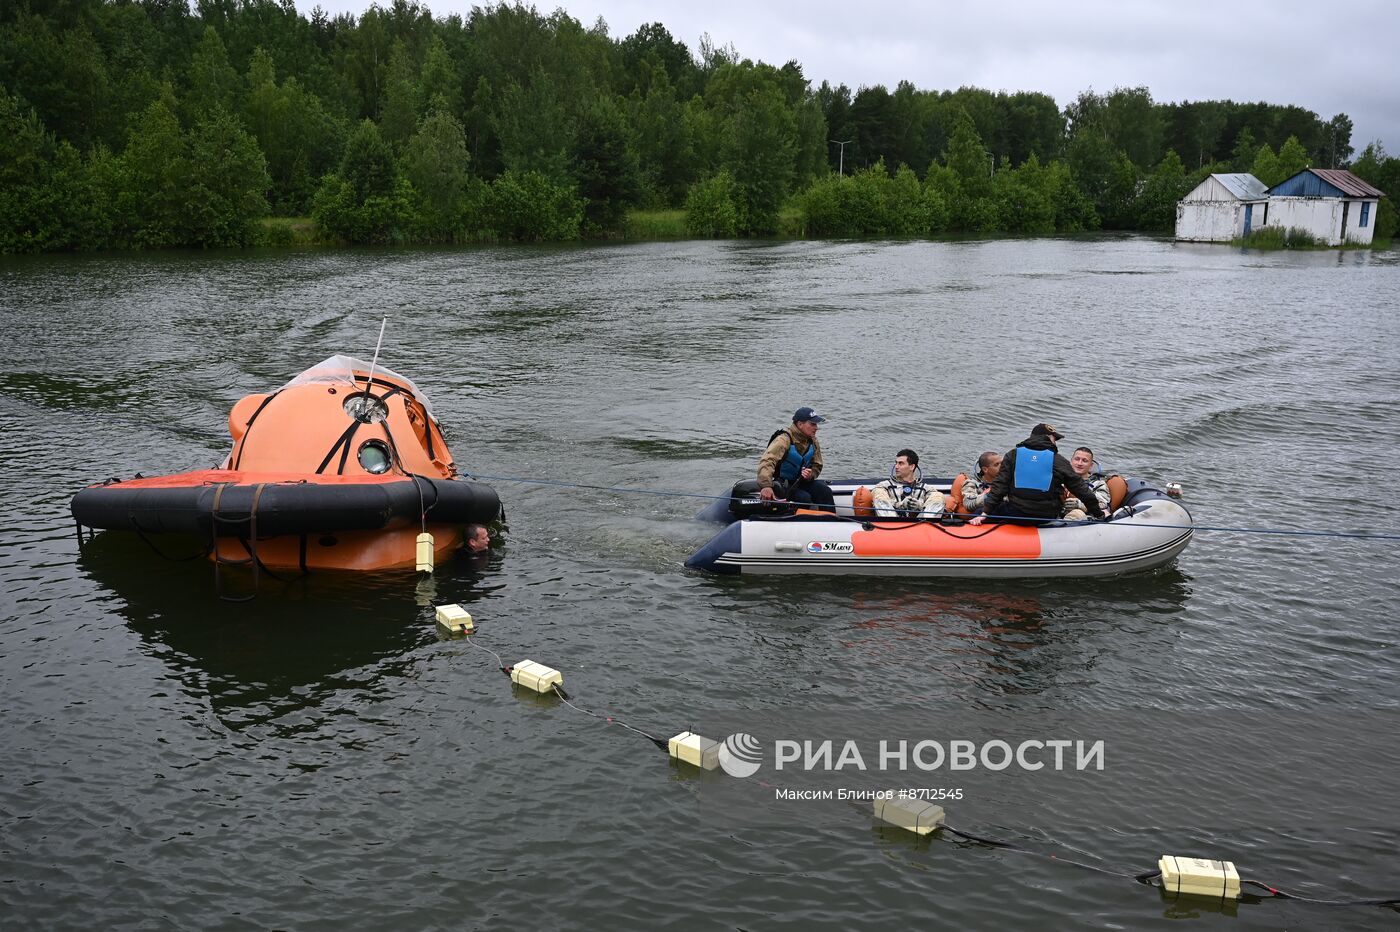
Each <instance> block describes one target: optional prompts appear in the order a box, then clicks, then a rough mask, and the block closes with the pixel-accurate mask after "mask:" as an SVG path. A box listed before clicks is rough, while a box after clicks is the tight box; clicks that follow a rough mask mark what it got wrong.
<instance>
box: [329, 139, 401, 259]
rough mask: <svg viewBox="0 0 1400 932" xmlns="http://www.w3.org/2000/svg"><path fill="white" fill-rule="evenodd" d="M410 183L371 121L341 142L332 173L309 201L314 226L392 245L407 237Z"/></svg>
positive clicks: (351, 238)
mask: <svg viewBox="0 0 1400 932" xmlns="http://www.w3.org/2000/svg"><path fill="white" fill-rule="evenodd" d="M412 200H413V187H412V185H411V184H409V183H408V181H407V180H405V179H400V178H399V177H398V174H397V169H396V166H395V164H394V156H393V153H392V152H391V151H390V149H389V145H388V143H386V142H385V141H384V138H383V137H382V136H380V134H379V127H377V126H375V124H374V122H373V121H372V120H362V121H361V122H360V125H359V126H358V127H357V128H356V129H355V131H354V132H352V133H351V134H350V137H349V138H348V139H346V140H345V153H344V155H343V156H342V157H341V161H340V169H339V171H338V172H335V173H332V174H329V175H327V176H326V177H325V179H323V181H322V182H321V187H320V189H319V190H318V191H317V192H316V197H315V200H314V202H313V204H312V211H311V216H312V218H313V219H314V220H315V221H316V223H317V225H318V226H320V227H321V228H322V229H324V230H325V231H326V232H328V233H330V234H331V235H332V236H336V237H339V238H340V239H343V240H345V241H347V242H351V243H378V244H383V243H397V242H403V241H404V240H405V239H407V238H408V233H409V228H410V226H411V221H412V217H413V209H412Z"/></svg>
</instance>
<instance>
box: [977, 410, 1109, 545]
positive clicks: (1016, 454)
mask: <svg viewBox="0 0 1400 932" xmlns="http://www.w3.org/2000/svg"><path fill="white" fill-rule="evenodd" d="M1063 437H1064V434H1062V433H1060V432H1059V431H1058V430H1056V429H1055V428H1053V427H1051V426H1050V425H1049V424H1037V425H1035V426H1034V427H1032V428H1031V435H1030V436H1029V437H1027V438H1026V439H1025V440H1023V441H1021V443H1020V444H1019V445H1018V446H1017V447H1016V448H1015V449H1014V450H1011V451H1009V452H1008V453H1007V454H1006V456H1005V457H1004V458H1003V459H1002V464H1001V472H999V473H997V477H996V478H995V479H993V480H992V487H991V489H990V490H989V491H988V492H987V501H986V513H985V514H981V515H978V516H977V517H975V518H973V519H972V520H971V521H969V522H968V524H981V523H982V522H983V521H984V520H986V519H987V518H988V517H991V518H993V519H995V518H998V517H1000V518H1011V519H1015V518H1029V519H1032V520H1030V521H1027V522H1025V523H1027V524H1040V523H1042V522H1044V521H1053V520H1055V519H1057V518H1059V517H1060V506H1061V502H1063V501H1064V490H1065V489H1069V491H1070V493H1071V494H1072V495H1073V496H1074V497H1075V498H1077V499H1079V500H1080V501H1081V502H1083V503H1084V509H1085V510H1086V511H1088V512H1089V514H1091V515H1093V516H1094V517H1095V518H1105V517H1107V515H1106V514H1104V510H1103V508H1101V507H1100V506H1099V500H1098V499H1097V498H1096V497H1095V496H1094V490H1093V488H1091V487H1090V485H1089V483H1088V482H1086V481H1084V477H1083V476H1081V475H1079V473H1077V472H1075V471H1074V467H1073V466H1071V465H1070V462H1069V460H1067V459H1065V458H1064V457H1063V456H1061V455H1060V454H1059V451H1058V450H1057V449H1056V447H1055V441H1056V440H1060V439H1062V438H1063Z"/></svg>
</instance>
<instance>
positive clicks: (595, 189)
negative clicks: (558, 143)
mask: <svg viewBox="0 0 1400 932" xmlns="http://www.w3.org/2000/svg"><path fill="white" fill-rule="evenodd" d="M628 136H629V133H628V128H627V121H626V119H625V118H624V117H623V115H622V111H621V110H620V109H619V108H618V107H617V105H616V104H614V103H613V102H612V101H611V100H609V99H607V98H600V99H599V100H598V101H596V102H595V103H594V104H593V106H592V107H590V108H589V109H588V110H587V111H585V112H584V114H583V117H582V119H581V120H580V122H579V131H578V138H577V140H576V141H575V144H574V177H575V178H577V179H578V193H579V195H580V196H581V197H582V198H583V202H584V207H583V230H584V233H585V234H587V235H590V236H595V235H599V234H603V233H612V232H616V231H618V230H619V229H621V226H622V221H623V220H624V219H625V218H626V215H627V207H628V205H629V204H633V203H635V202H636V200H637V194H638V191H639V188H640V184H639V175H640V171H639V169H638V166H637V154H636V153H635V152H633V151H632V149H631V148H630V147H629V145H628Z"/></svg>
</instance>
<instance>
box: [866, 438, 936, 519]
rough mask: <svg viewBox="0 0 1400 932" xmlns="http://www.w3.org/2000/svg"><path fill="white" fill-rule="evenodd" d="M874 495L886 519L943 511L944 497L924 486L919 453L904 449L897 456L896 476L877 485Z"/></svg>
mask: <svg viewBox="0 0 1400 932" xmlns="http://www.w3.org/2000/svg"><path fill="white" fill-rule="evenodd" d="M871 497H872V498H873V499H874V502H875V513H876V514H877V515H879V516H880V517H882V518H894V517H919V518H936V517H938V516H939V515H940V514H942V513H943V496H942V494H940V493H938V492H935V491H934V490H933V489H931V488H929V487H928V486H926V485H924V480H923V476H921V475H920V473H919V454H917V453H915V452H914V451H913V450H900V451H899V452H898V453H896V454H895V457H894V475H892V476H891V477H890V478H888V479H886V480H885V481H884V482H881V483H880V484H879V485H877V486H875V489H874V491H873V492H872V493H871Z"/></svg>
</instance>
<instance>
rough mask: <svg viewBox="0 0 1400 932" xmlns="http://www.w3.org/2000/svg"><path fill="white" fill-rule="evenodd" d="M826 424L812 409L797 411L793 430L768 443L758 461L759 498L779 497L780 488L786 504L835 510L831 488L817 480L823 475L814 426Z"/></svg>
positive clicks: (784, 432) (773, 437) (788, 429)
mask: <svg viewBox="0 0 1400 932" xmlns="http://www.w3.org/2000/svg"><path fill="white" fill-rule="evenodd" d="M825 420H826V418H824V417H822V416H821V415H820V414H818V413H817V412H815V411H813V410H812V409H811V408H807V407H802V408H798V409H797V411H796V412H794V413H793V415H792V426H791V427H785V428H783V429H782V430H779V431H777V432H776V433H774V434H773V436H772V437H771V438H770V439H769V441H768V449H766V450H764V451H763V457H762V458H761V459H760V460H759V461H758V495H759V497H760V498H762V499H763V500H764V501H765V502H771V501H773V499H775V498H777V497H778V490H775V489H774V486H775V485H780V486H781V489H782V490H785V491H786V493H787V499H788V500H789V501H792V502H798V503H801V504H810V505H814V506H815V507H817V508H825V509H826V510H827V511H835V510H836V500H835V499H834V498H833V497H832V495H831V486H829V485H827V484H826V483H825V482H822V481H820V480H819V479H817V476H819V475H821V471H822V448H821V444H819V443H817V426H818V425H819V424H821V423H822V422H824V421H825Z"/></svg>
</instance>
